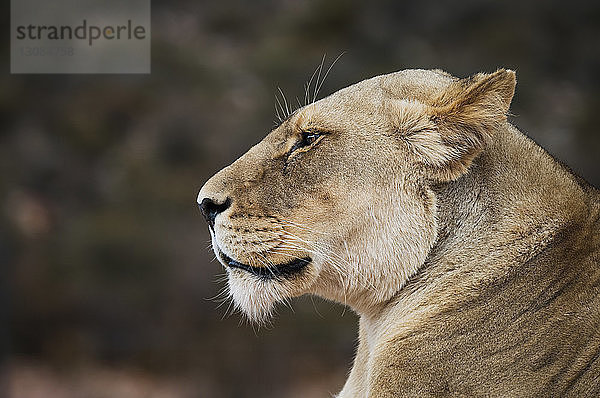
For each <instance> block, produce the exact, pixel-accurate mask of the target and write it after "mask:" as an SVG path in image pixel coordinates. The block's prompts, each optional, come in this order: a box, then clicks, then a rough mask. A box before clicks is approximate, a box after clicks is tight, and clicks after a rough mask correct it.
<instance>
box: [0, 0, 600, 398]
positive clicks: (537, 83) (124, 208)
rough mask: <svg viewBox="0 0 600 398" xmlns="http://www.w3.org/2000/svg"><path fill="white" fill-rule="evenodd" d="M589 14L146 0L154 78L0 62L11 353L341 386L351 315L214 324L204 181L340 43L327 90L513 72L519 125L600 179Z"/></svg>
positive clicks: (270, 387) (197, 375)
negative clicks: (418, 73)
mask: <svg viewBox="0 0 600 398" xmlns="http://www.w3.org/2000/svg"><path fill="white" fill-rule="evenodd" d="M598 21H600V3H598V2H595V1H581V0H574V1H569V2H563V1H556V0H553V1H545V2H534V1H531V2H528V1H516V0H510V1H504V2H496V1H474V0H463V1H460V2H442V1H438V2H417V1H414V2H398V1H391V0H390V1H382V2H375V3H373V2H371V3H368V2H358V1H340V0H335V1H327V0H322V1H309V2H295V1H289V0H288V1H280V2H275V1H262V0H261V1H253V2H246V1H241V0H238V1H219V2H207V1H191V0H190V1H184V0H180V1H170V2H167V1H153V3H152V59H153V61H152V74H151V75H140V76H135V75H9V74H7V73H6V72H5V73H4V74H3V75H1V76H0V79H1V86H0V87H2V89H1V90H0V126H1V127H0V168H1V170H2V173H1V175H0V198H1V199H2V200H1V202H0V204H1V205H2V206H1V207H0V222H1V228H0V264H1V267H2V268H1V269H2V281H1V282H0V303H1V304H0V316H1V317H2V318H4V319H3V320H4V322H3V324H5V325H7V327H6V328H5V330H4V331H3V332H4V334H5V338H4V339H3V342H8V344H4V347H5V350H6V354H7V355H5V356H4V358H5V359H6V360H7V361H6V362H5V364H8V365H10V364H11V363H13V362H14V361H17V362H18V361H25V362H32V363H42V364H47V365H48V366H49V367H50V368H52V369H59V370H64V371H68V370H69V369H71V370H76V369H78V368H79V367H81V366H108V367H114V368H133V369H141V370H142V371H144V372H148V373H149V374H150V375H154V376H155V377H177V378H182V377H183V378H185V380H186V383H188V384H189V385H190V387H189V389H187V390H185V391H184V392H181V394H180V395H176V396H190V397H196V396H209V397H242V396H247V397H259V396H260V397H282V396H293V391H297V390H303V389H306V388H307V386H308V385H309V384H310V383H313V384H316V385H317V386H318V389H317V393H315V396H326V395H327V394H328V393H330V392H335V391H337V390H339V389H340V388H341V383H342V382H343V380H344V379H345V373H346V371H347V369H348V368H349V366H350V361H351V359H352V353H353V350H354V343H355V336H356V329H357V327H356V324H355V322H356V319H355V316H354V315H353V314H352V313H351V312H349V311H345V312H344V309H343V308H342V307H340V306H337V305H333V304H330V303H324V302H322V301H320V300H318V299H315V300H314V302H313V301H312V300H311V299H310V298H302V299H299V300H296V301H295V304H294V307H295V312H294V313H292V312H291V311H290V310H289V309H287V308H285V307H283V308H281V311H280V315H279V316H278V318H277V319H275V320H274V327H273V328H272V329H271V328H268V329H261V330H258V331H254V330H253V328H252V327H251V326H249V325H246V324H245V323H243V322H242V323H240V321H239V319H240V318H239V317H238V316H237V315H234V316H231V317H225V318H224V319H222V317H223V315H224V314H225V313H226V312H227V311H226V309H227V305H228V303H225V304H224V305H223V306H221V307H219V308H217V306H218V303H217V302H216V301H215V300H209V299H210V298H211V297H214V296H216V295H217V294H218V292H219V290H220V289H221V288H222V287H223V284H222V282H221V283H219V282H216V280H217V279H218V277H219V275H222V274H223V270H222V269H221V267H220V266H219V265H218V264H217V263H216V262H214V261H212V262H211V259H212V254H211V253H210V251H209V250H208V248H207V247H208V244H209V243H208V240H209V235H208V232H207V230H206V226H205V224H204V222H203V220H202V219H201V217H200V216H199V214H198V211H197V209H196V204H195V196H196V193H197V190H198V189H199V187H200V186H201V185H202V183H203V182H204V181H205V180H206V179H207V178H208V177H210V176H211V175H212V174H213V173H214V172H215V171H217V170H218V169H220V168H221V167H223V166H225V165H226V164H228V163H229V162H231V161H233V160H234V159H235V158H236V157H238V156H239V155H241V154H242V153H243V152H244V151H245V150H246V149H247V148H249V146H250V145H252V144H253V143H255V142H257V141H258V140H260V139H261V137H262V136H264V135H265V134H266V133H267V132H268V131H269V130H270V128H271V127H272V125H273V124H272V123H273V120H274V118H275V116H274V114H275V111H274V109H275V108H274V106H275V92H276V89H277V87H278V86H280V87H282V88H283V90H284V91H285V92H286V94H288V99H291V100H292V102H295V99H294V98H295V97H296V96H297V97H298V98H301V100H302V99H303V98H304V91H303V90H304V88H303V85H304V84H305V82H306V81H307V80H308V78H309V77H310V75H311V73H312V71H313V70H314V68H315V67H316V66H317V65H318V64H319V62H320V61H321V58H322V56H323V55H324V54H326V55H327V62H331V61H332V60H333V59H334V58H335V57H337V56H338V55H339V54H341V53H342V52H345V55H344V56H343V57H342V58H341V60H340V61H339V62H338V63H337V64H336V65H335V67H334V68H333V70H332V72H331V74H330V76H329V77H328V79H327V81H326V82H325V84H324V86H323V89H322V92H321V94H320V96H321V97H322V96H324V95H327V94H328V93H331V92H333V91H335V90H337V89H339V88H341V87H344V86H346V85H349V84H351V83H354V82H356V81H359V80H361V79H363V78H367V77H370V76H373V75H376V74H380V73H387V72H392V71H395V70H399V69H403V68H415V67H417V68H441V69H444V70H447V71H448V72H450V73H452V74H454V75H457V76H467V75H470V74H473V73H476V72H479V71H493V70H495V69H496V68H497V67H509V68H513V69H515V70H516V71H517V78H518V80H519V82H518V84H517V94H516V97H515V99H514V102H513V107H512V112H513V114H514V116H513V117H512V121H513V122H514V123H515V124H516V125H517V126H519V127H520V128H521V129H522V130H524V131H525V132H527V133H528V134H529V135H530V136H532V137H533V138H534V139H535V140H536V141H538V142H539V143H540V144H542V145H543V146H544V147H546V148H547V149H549V150H550V152H552V153H553V154H555V155H557V156H558V157H559V158H560V159H562V160H564V161H565V162H566V163H567V164H569V165H571V166H572V167H573V169H574V170H576V171H577V172H579V173H580V174H582V175H583V176H584V177H585V178H586V179H588V180H589V181H591V182H592V183H594V184H595V185H596V186H598V185H600V167H598V163H597V158H598V153H600V134H599V132H598V127H597V125H596V117H597V113H598V109H599V106H600V100H599V98H600V96H599V92H600V90H599V88H600V73H599V71H600V26H599V22H598ZM2 57H3V60H4V65H8V59H7V57H8V51H7V48H6V47H5V46H4V47H2ZM315 310H316V311H315ZM342 314H344V315H343V316H341V315H342ZM0 337H2V336H0ZM154 376H151V377H154ZM109 379H110V378H109ZM298 396H303V395H298ZM304 396H308V395H304Z"/></svg>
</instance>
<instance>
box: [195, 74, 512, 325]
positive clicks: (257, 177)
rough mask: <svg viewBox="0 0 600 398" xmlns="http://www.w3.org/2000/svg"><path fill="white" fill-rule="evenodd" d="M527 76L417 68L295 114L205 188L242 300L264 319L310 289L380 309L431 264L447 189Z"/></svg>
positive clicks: (217, 238)
mask: <svg viewBox="0 0 600 398" xmlns="http://www.w3.org/2000/svg"><path fill="white" fill-rule="evenodd" d="M514 87H515V75H514V72H512V71H508V70H498V71H497V72H495V73H492V74H478V75H475V76H473V77H470V78H467V79H457V78H454V77H452V76H450V75H448V74H446V73H444V72H441V71H427V70H405V71H400V72H397V73H392V74H389V75H383V76H378V77H375V78H372V79H368V80H364V81H362V82H360V83H357V84H354V85H352V86H350V87H347V88H345V89H342V90H340V91H338V92H336V93H334V94H332V95H330V96H329V97H327V98H324V99H321V100H319V101H317V102H314V103H312V104H309V105H307V106H304V107H302V108H300V109H298V110H296V111H295V112H294V113H293V114H291V115H290V116H289V117H288V118H287V119H286V120H285V121H284V122H283V123H282V124H281V125H280V126H278V127H277V128H275V129H274V130H273V131H271V132H270V133H269V134H268V135H267V136H266V137H265V138H264V139H263V140H262V141H261V142H260V143H258V144H257V145H255V146H254V147H252V148H251V149H250V150H249V151H248V152H247V153H246V154H244V155H243V156H242V157H240V158H239V159H238V160H236V161H235V162H234V163H233V164H231V165H229V166H227V167H226V168H224V169H223V170H221V171H219V172H218V173H217V174H216V175H214V176H213V177H212V178H211V179H210V180H209V181H208V182H206V184H205V185H204V186H203V187H202V189H201V190H200V193H199V194H198V204H199V205H200V208H201V210H202V213H203V214H204V216H205V217H206V219H207V221H208V223H209V226H210V232H211V236H212V245H213V248H214V251H215V253H216V256H217V258H218V259H219V261H220V262H221V263H222V264H223V265H224V266H225V268H226V270H227V274H228V279H229V283H228V284H229V291H230V294H231V296H232V298H233V300H234V302H235V303H236V305H237V306H238V307H239V309H241V310H242V311H243V312H244V313H245V314H247V315H248V316H249V317H250V318H251V319H253V320H262V319H264V318H265V317H267V316H268V315H269V314H270V313H271V311H272V309H273V306H274V304H275V303H276V302H278V301H280V300H285V299H286V298H289V297H294V296H298V295H302V294H305V293H312V294H317V295H319V296H322V297H325V298H328V299H332V300H336V301H339V302H342V303H346V304H349V305H350V306H352V307H353V308H355V309H356V310H357V311H359V312H362V311H369V309H370V308H373V307H376V306H378V305H380V304H382V303H384V302H386V301H387V300H389V299H390V298H391V297H392V296H393V295H394V294H395V293H396V292H398V291H399V290H400V289H401V288H402V287H403V286H404V284H405V283H406V282H407V280H408V279H409V278H410V277H411V276H412V275H413V274H414V273H415V272H416V271H417V270H418V269H419V267H420V266H421V265H422V264H423V263H424V262H425V260H426V258H427V255H428V253H429V251H430V249H431V248H432V246H433V245H434V243H435V241H436V237H437V233H438V226H437V222H436V196H435V194H434V191H433V189H432V186H433V185H434V184H440V183H445V182H448V181H451V180H454V179H456V178H458V177H460V176H461V175H462V174H464V173H465V172H466V171H467V169H468V167H469V165H470V163H471V161H472V160H473V159H474V158H475V157H476V156H477V155H478V154H479V153H480V152H481V151H482V150H483V149H484V147H485V145H486V142H487V140H488V139H489V132H490V131H492V130H493V129H494V128H496V127H497V125H498V124H500V123H504V122H505V118H506V116H505V115H506V112H507V110H508V107H509V104H510V101H511V98H512V96H513V92H514Z"/></svg>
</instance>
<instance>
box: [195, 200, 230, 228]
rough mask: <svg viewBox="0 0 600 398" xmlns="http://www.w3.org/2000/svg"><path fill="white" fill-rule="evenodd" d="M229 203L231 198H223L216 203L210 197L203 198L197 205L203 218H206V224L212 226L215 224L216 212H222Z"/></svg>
mask: <svg viewBox="0 0 600 398" xmlns="http://www.w3.org/2000/svg"><path fill="white" fill-rule="evenodd" d="M230 205H231V199H229V198H227V199H225V202H223V203H216V202H215V201H213V200H212V199H209V198H204V199H202V202H201V203H200V204H199V205H198V206H199V207H200V211H201V212H202V215H203V216H204V218H206V222H207V223H208V225H209V226H210V227H211V228H213V227H214V226H215V218H216V217H217V214H219V213H222V212H224V211H225V210H227V208H228V207H229V206H230Z"/></svg>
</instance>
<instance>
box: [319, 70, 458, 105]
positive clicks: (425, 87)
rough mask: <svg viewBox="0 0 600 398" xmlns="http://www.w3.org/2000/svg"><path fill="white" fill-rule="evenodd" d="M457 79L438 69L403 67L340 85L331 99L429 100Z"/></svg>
mask: <svg viewBox="0 0 600 398" xmlns="http://www.w3.org/2000/svg"><path fill="white" fill-rule="evenodd" d="M456 80H458V79H457V78H455V77H453V76H451V75H450V74H448V73H446V72H443V71H441V70H426V69H406V70H402V71H398V72H394V73H389V74H386V75H380V76H376V77H373V78H370V79H366V80H363V81H361V82H359V83H356V84H353V85H351V86H349V87H346V88H344V89H341V90H339V91H337V92H336V93H334V94H332V95H331V96H330V97H328V98H330V99H331V100H333V101H339V100H343V98H354V99H360V100H362V101H364V100H365V99H366V96H367V95H368V96H371V95H374V96H375V97H379V98H381V97H389V98H394V99H400V98H405V99H415V100H418V101H421V102H423V103H429V102H430V101H431V99H432V98H435V97H437V96H439V95H440V94H441V93H442V92H444V91H445V90H446V89H447V88H448V87H449V86H450V85H451V84H452V82H454V81H456Z"/></svg>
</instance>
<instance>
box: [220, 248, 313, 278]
mask: <svg viewBox="0 0 600 398" xmlns="http://www.w3.org/2000/svg"><path fill="white" fill-rule="evenodd" d="M218 250H219V257H221V261H223V262H224V263H225V264H227V265H228V266H229V267H232V268H239V269H241V270H244V271H247V272H249V273H251V274H252V275H255V276H257V277H259V278H261V279H282V278H289V277H291V276H292V275H295V274H297V273H299V272H300V271H302V270H303V269H304V268H305V267H306V266H307V265H308V264H309V263H310V262H311V261H312V259H311V258H310V257H305V258H297V259H294V260H292V261H290V262H287V263H283V264H276V265H274V266H269V267H267V266H265V267H255V266H252V265H247V264H242V263H240V262H239V261H236V260H234V259H232V258H231V257H229V256H228V255H227V254H225V253H223V252H222V251H221V249H218Z"/></svg>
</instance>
